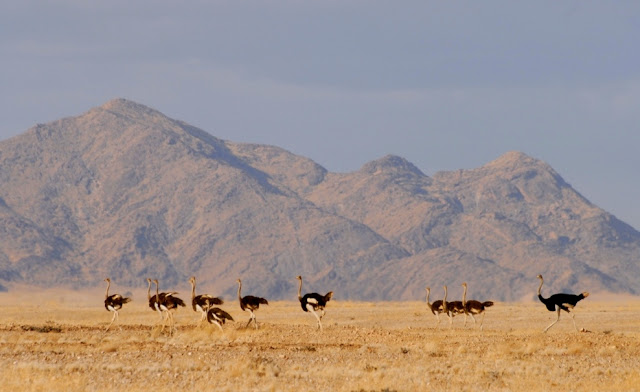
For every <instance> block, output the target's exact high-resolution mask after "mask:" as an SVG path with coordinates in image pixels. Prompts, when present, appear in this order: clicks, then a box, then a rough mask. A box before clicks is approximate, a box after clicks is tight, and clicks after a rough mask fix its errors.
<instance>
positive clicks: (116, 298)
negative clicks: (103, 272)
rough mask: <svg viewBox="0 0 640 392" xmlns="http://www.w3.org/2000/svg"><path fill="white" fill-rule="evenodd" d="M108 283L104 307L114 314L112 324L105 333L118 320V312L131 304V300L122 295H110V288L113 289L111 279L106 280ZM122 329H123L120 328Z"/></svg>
mask: <svg viewBox="0 0 640 392" xmlns="http://www.w3.org/2000/svg"><path fill="white" fill-rule="evenodd" d="M104 281H105V282H107V292H106V294H105V295H104V307H105V309H107V310H108V311H109V312H113V317H112V318H111V323H109V325H108V326H107V329H105V331H108V330H109V328H111V324H113V322H114V321H116V320H117V319H118V317H119V316H118V310H120V309H122V305H124V304H126V303H129V302H131V298H129V297H123V296H121V295H120V294H112V295H109V287H111V279H109V278H106V279H105V280H104ZM120 329H122V328H120Z"/></svg>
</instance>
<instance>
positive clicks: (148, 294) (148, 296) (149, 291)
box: [147, 280, 151, 301]
mask: <svg viewBox="0 0 640 392" xmlns="http://www.w3.org/2000/svg"><path fill="white" fill-rule="evenodd" d="M147 283H149V286H148V287H147V300H148V301H151V281H150V280H148V281H147Z"/></svg>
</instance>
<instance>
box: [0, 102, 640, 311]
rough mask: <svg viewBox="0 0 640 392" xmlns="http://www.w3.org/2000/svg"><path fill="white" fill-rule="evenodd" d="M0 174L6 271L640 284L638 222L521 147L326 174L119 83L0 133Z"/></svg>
mask: <svg viewBox="0 0 640 392" xmlns="http://www.w3.org/2000/svg"><path fill="white" fill-rule="evenodd" d="M0 184H2V185H1V186H0V227H2V231H3V235H2V241H1V242H0V283H1V284H2V285H4V286H7V287H10V285H11V284H12V283H23V284H31V285H36V286H43V287H50V286H60V285H62V286H70V287H77V288H81V287H89V286H94V285H96V284H101V281H102V279H104V277H106V276H110V277H111V278H113V279H114V280H115V281H117V282H118V284H119V285H121V286H131V287H146V283H145V278H146V277H151V278H158V279H159V280H160V282H161V289H162V288H165V289H167V288H171V289H174V288H175V286H179V287H188V285H186V280H187V279H188V277H189V276H191V275H196V276H197V277H198V281H199V287H202V288H203V290H204V288H209V289H207V291H208V292H212V293H215V294H224V295H227V296H233V295H234V293H235V288H236V286H235V279H236V278H238V277H242V278H243V283H244V286H245V288H246V290H247V292H249V291H251V293H253V294H256V295H260V296H265V297H268V298H273V299H281V298H282V299H284V298H295V292H296V280H295V276H296V275H303V276H304V277H305V289H308V290H309V291H312V290H313V291H319V292H325V291H329V290H333V291H334V292H335V293H336V298H339V299H361V300H381V299H384V300H388V299H416V298H422V297H423V294H424V287H425V286H426V285H430V286H432V287H434V288H435V287H441V286H442V285H443V284H448V285H449V287H450V293H451V294H452V295H453V296H455V295H456V290H457V291H460V293H461V287H459V285H460V284H461V283H462V281H467V282H468V283H469V289H470V291H469V295H470V296H472V297H476V298H490V299H494V300H517V299H520V298H523V297H531V296H532V294H533V293H535V290H536V288H537V280H536V279H535V276H536V275H537V274H538V273H542V274H543V275H544V276H545V282H548V289H549V290H554V291H560V290H562V291H576V292H577V291H584V290H590V291H594V292H597V291H611V292H626V293H631V294H635V293H637V292H638V291H639V290H640V282H638V281H637V279H633V277H635V276H638V273H639V272H640V264H639V263H638V260H639V259H640V233H638V232H637V231H636V230H635V229H633V228H632V227H630V226H629V225H627V224H625V223H623V222H621V221H619V220H618V219H616V218H615V217H614V216H612V215H611V214H609V213H607V212H606V211H603V210H602V209H600V208H598V207H597V206H594V205H593V204H591V203H590V202H589V201H588V200H587V199H586V198H584V197H583V196H581V195H580V194H579V193H578V192H576V191H575V190H573V189H572V188H571V186H570V185H569V184H567V183H566V182H565V181H564V180H563V179H562V178H561V177H560V175H559V174H558V173H556V172H555V171H554V170H553V169H552V168H551V167H550V166H549V165H547V164H546V163H544V162H541V161H539V160H536V159H534V158H532V157H529V156H527V155H525V154H523V153H519V152H509V153H506V154H505V155H503V156H501V157H499V158H498V159H496V160H495V161H493V162H489V163H487V164H486V165H484V166H482V167H480V168H477V169H472V170H458V171H453V172H441V173H436V174H434V175H433V176H432V177H429V176H427V175H425V174H424V173H423V172H421V171H420V170H419V169H418V168H417V167H415V166H414V165H413V164H412V163H410V162H408V161H407V160H405V159H403V158H401V157H397V156H386V157H382V158H380V159H378V160H375V161H373V162H369V163H366V164H365V165H364V166H362V168H361V169H360V170H358V171H355V172H352V173H331V172H328V171H327V170H326V169H325V168H323V167H322V166H320V165H318V164H317V163H315V162H313V161H312V160H310V159H307V158H305V157H301V156H297V155H294V154H292V153H290V152H288V151H286V150H283V149H281V148H278V147H274V146H266V145H257V144H245V143H234V142H231V141H225V140H221V139H218V138H216V137H214V136H212V135H210V134H208V133H206V132H205V131H203V130H200V129H197V128H195V127H192V126H190V125H188V124H186V123H184V122H181V121H176V120H173V119H170V118H168V117H166V116H164V115H163V114H161V113H159V112H157V111H155V110H153V109H150V108H148V107H146V106H144V105H140V104H137V103H135V102H131V101H128V100H124V99H116V100H112V101H109V102H107V103H106V104H104V105H103V106H101V107H97V108H94V109H92V110H90V111H88V112H87V113H85V114H83V115H80V116H77V117H70V118H65V119H61V120H59V121H54V122H51V123H48V124H39V125H37V126H35V127H34V128H32V129H30V130H28V131H27V132H25V133H24V134H22V135H19V136H17V137H14V138H12V139H9V140H6V141H3V142H1V143H0ZM0 288H1V287H0ZM434 292H435V293H437V291H435V290H434ZM437 295H438V294H436V297H437Z"/></svg>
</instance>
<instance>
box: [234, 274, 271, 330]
mask: <svg viewBox="0 0 640 392" xmlns="http://www.w3.org/2000/svg"><path fill="white" fill-rule="evenodd" d="M236 283H238V301H239V302H240V309H242V310H243V311H244V310H248V311H249V313H251V316H250V317H249V321H248V322H247V325H245V328H247V327H248V326H249V324H251V322H252V321H253V324H254V327H255V328H256V329H258V321H256V315H255V313H254V312H255V311H256V310H258V308H260V304H264V305H269V301H267V300H266V299H264V298H261V297H255V296H253V295H245V296H244V297H243V296H242V281H241V280H240V279H238V280H236Z"/></svg>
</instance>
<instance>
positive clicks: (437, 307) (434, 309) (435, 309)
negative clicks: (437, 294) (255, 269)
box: [426, 287, 443, 328]
mask: <svg viewBox="0 0 640 392" xmlns="http://www.w3.org/2000/svg"><path fill="white" fill-rule="evenodd" d="M426 290H427V307H428V308H429V310H430V311H431V313H433V314H434V315H435V316H436V319H437V320H438V322H437V323H436V328H437V327H438V326H439V325H440V313H442V312H443V308H442V300H441V299H439V300H436V301H433V303H432V304H430V303H429V296H430V295H431V287H427V288H426Z"/></svg>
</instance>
